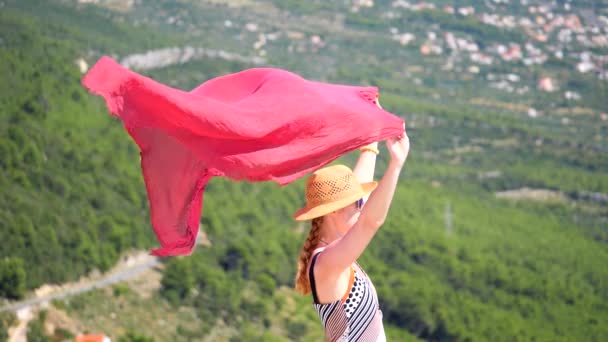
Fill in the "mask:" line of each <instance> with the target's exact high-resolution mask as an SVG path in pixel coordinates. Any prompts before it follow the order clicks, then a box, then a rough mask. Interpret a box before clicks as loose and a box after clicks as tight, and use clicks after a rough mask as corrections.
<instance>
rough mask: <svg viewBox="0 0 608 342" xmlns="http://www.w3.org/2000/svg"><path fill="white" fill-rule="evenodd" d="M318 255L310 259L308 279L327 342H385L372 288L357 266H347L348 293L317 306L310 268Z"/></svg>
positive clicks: (376, 301) (379, 313) (374, 292)
mask: <svg viewBox="0 0 608 342" xmlns="http://www.w3.org/2000/svg"><path fill="white" fill-rule="evenodd" d="M320 253H321V252H319V253H316V254H315V255H314V256H313V257H312V261H311V262H310V269H309V270H308V279H309V280H310V287H311V290H312V295H313V299H314V303H313V306H314V308H315V309H316V310H317V313H318V314H319V317H320V318H321V322H322V323H323V327H324V328H325V338H326V339H327V341H331V342H334V341H349V342H350V341H370V342H372V341H373V342H377V341H386V337H385V335H384V326H383V325H382V311H380V306H379V303H378V296H377V295H376V289H375V288H374V285H373V284H372V282H371V280H370V279H369V277H368V276H367V274H365V272H363V270H362V269H361V267H359V271H357V270H356V269H355V268H354V267H353V266H351V267H350V281H349V286H348V291H347V292H346V293H345V294H344V296H343V297H342V298H341V299H340V300H336V301H335V302H332V303H327V304H321V303H319V299H318V297H317V292H316V286H315V280H314V272H313V268H314V265H315V261H316V260H317V257H318V256H319V254H320Z"/></svg>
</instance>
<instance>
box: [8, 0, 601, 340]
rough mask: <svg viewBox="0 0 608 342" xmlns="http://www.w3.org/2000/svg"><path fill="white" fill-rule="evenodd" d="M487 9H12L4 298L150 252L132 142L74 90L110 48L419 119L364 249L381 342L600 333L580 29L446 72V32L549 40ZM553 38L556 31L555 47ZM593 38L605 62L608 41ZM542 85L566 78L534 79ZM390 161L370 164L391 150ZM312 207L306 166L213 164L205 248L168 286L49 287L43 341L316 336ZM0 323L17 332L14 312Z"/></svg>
mask: <svg viewBox="0 0 608 342" xmlns="http://www.w3.org/2000/svg"><path fill="white" fill-rule="evenodd" d="M477 2H479V3H481V1H475V2H474V3H475V7H474V9H475V10H476V12H475V14H474V15H468V14H467V15H464V14H462V13H460V12H461V11H460V10H459V8H458V7H457V8H456V9H455V13H450V11H449V10H447V9H446V8H445V6H446V3H447V2H445V3H444V2H442V1H434V2H432V3H434V4H435V5H434V7H429V8H423V9H419V10H418V9H417V10H416V11H414V10H413V9H412V8H413V7H412V6H414V5H416V4H414V3H413V2H410V3H409V6H410V7H407V8H406V7H403V6H405V5H403V4H404V3H408V2H399V1H394V2H388V1H377V2H375V3H374V2H373V1H371V6H369V3H370V2H366V1H350V2H348V4H346V2H345V5H337V4H334V3H332V2H324V1H310V2H295V1H243V2H240V1H209V2H204V1H203V2H201V1H196V2H195V1H164V0H154V1H146V2H141V1H124V2H122V1H113V0H100V1H91V3H88V2H87V3H85V2H83V1H67V0H65V1H60V0H56V1H43V2H41V1H34V0H25V1H18V0H11V1H3V2H1V3H0V4H1V5H0V6H1V8H0V74H1V75H2V79H3V80H4V82H2V83H1V84H0V87H1V92H0V191H1V196H0V241H2V242H3V244H2V248H0V296H2V297H4V298H5V299H6V300H7V301H8V300H16V299H19V298H23V297H24V296H31V295H32V292H31V291H32V290H34V289H36V288H37V287H39V286H41V285H43V284H49V283H50V284H53V283H63V282H66V281H71V280H75V279H78V278H79V277H81V276H83V275H86V274H89V272H91V271H93V270H100V271H105V270H107V269H108V268H109V267H111V266H112V265H114V264H115V263H116V262H117V260H118V259H119V257H120V256H121V255H122V254H124V253H126V252H128V251H131V250H141V249H150V248H154V247H156V246H157V242H156V240H155V238H154V236H153V234H152V229H151V227H150V224H149V208H148V201H147V198H146V193H145V187H144V184H143V180H142V177H141V171H140V168H139V151H138V150H137V146H136V145H135V144H134V143H133V142H132V141H131V140H130V138H129V136H128V134H126V132H125V131H124V129H123V127H122V125H121V124H120V122H119V121H117V120H116V119H114V118H112V117H111V116H110V115H108V114H107V109H106V108H105V105H104V103H103V101H102V100H101V99H99V98H97V97H94V96H92V95H90V94H88V93H87V92H86V91H85V90H84V89H83V88H82V86H81V84H80V79H81V77H82V75H83V72H85V71H86V70H87V68H89V67H90V66H91V65H92V64H93V63H94V62H95V61H96V60H97V59H98V58H99V57H100V56H102V55H110V56H113V57H115V58H116V59H117V60H119V61H121V62H122V63H123V64H129V63H131V64H129V65H131V67H133V68H134V69H135V70H136V71H138V72H141V73H143V74H145V75H147V76H150V77H152V78H154V79H156V80H158V81H160V82H162V83H165V84H168V85H171V86H173V87H177V88H180V89H191V88H192V87H194V86H196V85H198V84H200V83H202V82H203V81H205V80H206V79H209V78H211V77H215V76H219V75H223V74H226V73H229V72H235V71H238V70H242V69H245V68H249V67H253V66H258V65H270V66H275V67H282V68H286V69H290V70H293V71H296V72H298V73H301V74H302V75H305V76H307V77H311V78H315V79H319V80H325V81H332V82H336V83H345V84H373V85H377V86H379V88H380V91H381V102H382V104H383V106H384V107H385V108H387V109H388V110H390V111H391V112H394V113H399V114H400V115H402V116H404V117H405V119H406V120H407V122H408V134H409V136H410V139H411V142H412V151H411V154H410V158H409V160H408V163H407V165H406V168H405V171H404V174H403V176H402V179H401V181H400V184H399V188H398V191H397V194H396V196H395V201H394V204H393V207H392V209H391V212H390V215H389V219H388V221H387V222H386V224H385V226H384V227H382V229H381V231H380V232H379V233H378V235H377V237H376V238H375V239H374V241H373V242H372V244H371V245H370V247H369V249H368V251H366V253H365V254H364V255H363V256H362V258H361V260H360V261H359V262H360V264H361V265H362V266H363V267H364V268H365V269H366V271H367V273H368V274H369V275H370V276H371V277H372V279H373V280H374V284H375V285H376V288H377V290H378V294H379V297H380V300H381V308H382V310H383V313H384V322H385V325H386V327H387V334H388V338H389V340H391V341H402V340H434V341H448V340H471V341H477V340H492V341H494V340H496V341H500V340H509V341H510V340H537V341H538V340H543V341H544V340H550V341H558V340H563V341H593V340H598V341H599V340H605V339H608V326H607V325H606V324H604V322H606V321H608V304H607V303H608V268H606V267H605V265H606V264H607V263H608V249H607V248H606V247H607V243H608V209H607V208H608V175H607V173H606V170H607V169H608V157H607V155H608V154H607V153H606V152H607V147H606V146H607V144H608V138H607V136H608V114H606V111H608V108H607V107H606V103H605V102H604V101H602V99H605V95H606V82H607V81H606V80H602V79H601V73H600V72H595V71H594V72H586V73H582V72H580V70H578V69H577V68H578V64H581V63H583V62H582V61H581V60H580V59H579V60H575V59H573V58H575V57H576V56H574V57H573V56H572V55H571V54H575V53H576V54H578V53H580V52H581V51H583V50H584V49H585V47H584V46H583V45H584V44H583V43H581V44H580V46H579V45H576V46H564V47H563V50H564V51H570V53H571V54H570V55H569V54H568V53H566V54H565V56H566V57H565V58H564V59H558V58H557V57H555V53H554V52H552V51H551V50H550V49H549V48H548V47H544V46H541V47H540V49H541V51H545V52H552V53H553V55H552V56H553V57H551V58H549V57H547V62H546V63H544V64H539V63H536V64H532V65H527V64H526V62H524V60H523V59H524V58H523V57H522V60H520V61H516V62H513V64H509V63H511V62H508V63H507V62H504V63H501V64H496V63H495V62H494V63H495V64H491V65H484V64H480V65H477V64H474V63H471V62H470V61H471V59H470V54H469V52H468V50H466V49H468V48H464V47H463V48H461V49H459V50H458V53H456V52H454V53H453V54H452V55H451V56H452V59H451V63H452V69H449V70H447V69H442V66H444V67H445V64H446V63H447V62H448V61H447V59H446V58H448V56H447V54H446V53H444V52H445V51H447V50H446V49H449V43H448V40H447V38H446V37H447V36H446V35H445V32H443V31H444V30H449V31H450V32H452V33H453V34H455V35H456V38H458V37H460V38H461V39H464V40H465V41H466V42H468V43H466V44H469V43H472V42H475V44H476V45H477V46H478V49H479V50H480V51H482V52H484V51H485V52H484V53H486V54H487V55H488V56H490V55H491V54H492V53H493V52H492V51H494V50H492V49H489V50H487V51H486V50H484V49H485V48H486V47H490V46H494V45H493V44H495V43H496V42H497V41H498V40H499V38H500V37H503V38H504V39H508V40H509V41H513V42H516V43H517V44H520V45H521V46H522V48H523V49H524V50H525V49H526V48H525V44H526V42H531V44H533V45H534V46H537V48H538V45H539V43H538V42H537V41H536V40H534V39H536V38H534V37H531V36H530V34H529V32H528V31H526V30H518V29H507V28H497V27H496V25H494V26H493V25H490V24H488V23H486V22H485V21H486V20H487V19H484V18H486V17H484V16H481V13H484V12H488V13H490V14H492V13H493V14H495V15H500V17H501V18H502V17H505V16H508V15H512V16H521V17H523V16H527V15H529V13H530V9H529V8H525V10H524V9H522V7H521V6H516V5H515V4H511V3H509V2H508V1H507V2H504V3H505V5H496V4H495V5H494V6H495V9H494V10H493V11H495V12H491V11H492V10H491V9H490V8H489V7H484V6H485V5H481V4H477ZM395 3H399V4H401V5H395ZM430 3H431V2H428V3H427V4H430ZM484 3H486V2H484ZM490 3H501V2H497V1H493V2H490ZM559 3H560V4H561V5H560V6H561V7H559V8H558V9H555V8H551V11H554V12H555V13H554V14H553V17H556V16H557V15H562V14H563V13H562V12H564V13H565V11H566V10H565V9H564V8H566V6H565V4H566V3H567V4H569V6H570V7H571V9H570V10H569V11H571V12H573V13H575V14H577V15H578V16H579V17H580V18H581V19H580V22H581V25H588V22H587V20H590V19H587V18H586V17H585V16H583V15H580V14H578V13H587V12H585V11H584V10H585V9H586V8H587V7H590V6H592V5H593V6H596V7H597V8H595V10H596V12H597V13H598V14H597V15H596V17H597V18H596V19H597V20H598V23H601V22H602V20H604V19H602V18H605V17H606V12H605V7H606V6H605V5H601V4H597V3H595V2H594V4H591V3H590V4H587V3H586V2H584V1H582V2H580V3H578V4H575V3H573V2H569V1H562V2H559ZM353 6H354V7H353ZM429 6H430V5H429ZM522 6H523V5H522ZM534 6H536V7H538V8H540V7H541V6H543V2H539V4H535V5H534ZM461 8H468V7H466V6H462V7H461ZM579 10H580V11H583V12H579ZM389 11H392V12H395V13H394V14H392V15H388V14H387V13H388V12H389ZM534 11H535V12H534V15H535V16H536V15H537V14H538V16H542V17H543V18H546V17H547V16H548V14H547V11H546V10H542V11H541V10H538V11H540V12H536V11H537V9H535V10H534ZM464 12H467V10H464ZM568 13H569V12H568ZM563 15H566V14H563ZM534 20H537V19H535V18H534ZM539 20H540V19H539ZM545 20H546V19H545ZM518 22H520V21H518ZM597 25H598V27H599V31H598V32H599V33H593V32H594V31H593V30H592V29H589V32H587V31H584V32H585V33H580V32H579V33H578V34H579V35H583V34H587V33H588V36H589V37H590V38H589V39H590V41H593V37H594V36H597V35H599V36H601V35H602V34H605V26H601V25H600V24H597ZM585 27H586V26H585ZM393 28H394V29H396V30H397V31H395V30H394V29H393ZM531 30H532V29H531ZM602 30H604V31H602ZM427 31H428V32H431V31H432V32H434V34H429V33H428V32H427ZM532 31H534V30H532ZM532 31H531V32H532ZM534 32H535V31H534ZM406 33H411V34H412V35H413V36H414V37H415V38H414V39H413V40H412V39H410V38H411V37H410V38H408V37H409V36H406V35H405V34H406ZM433 36H435V37H436V38H435V39H430V38H431V37H433ZM437 37H439V38H437ZM441 37H443V38H441ZM408 39H409V40H410V41H408ZM553 39H557V40H559V31H555V32H553V31H552V33H550V34H548V38H547V42H548V43H547V44H549V43H551V42H552V41H553ZM581 39H582V38H581ZM579 40H580V39H579ZM596 40H598V41H599V38H597V39H596ZM405 41H408V42H407V43H402V42H405ZM575 41H577V40H576V35H575ZM461 43H462V44H465V43H464V42H461ZM484 43H485V44H484ZM499 43H500V42H499ZM442 44H443V45H442ZM456 44H457V45H458V44H459V43H458V42H457V43H456ZM505 44H506V45H505V46H509V45H508V42H506V43H505ZM573 44H574V43H573ZM577 44H578V43H577ZM434 46H442V49H443V50H442V53H437V52H438V50H437V48H435V47H434ZM463 46H465V45H463ZM581 46H582V47H581ZM189 49H190V50H189ZM497 49H498V48H497ZM543 49H544V50H543ZM586 49H588V50H589V51H590V54H591V55H590V57H589V58H591V60H593V63H592V64H594V65H596V64H597V63H598V60H599V61H600V62H601V61H602V60H601V58H600V57H601V56H602V55H608V52H607V51H606V49H605V48H603V47H601V46H587V48H586ZM176 51H177V52H176ZM187 51H190V52H187ZM501 51H502V50H501ZM526 51H527V50H526ZM146 52H149V53H148V54H145V53H146ZM427 52H428V53H427ZM175 53H178V57H180V58H176V57H175ZM465 53H466V54H467V55H466V56H465V55H464V54H465ZM471 53H472V52H471ZM529 54H530V56H532V53H531V52H530V53H529ZM184 56H190V57H189V58H186V57H184ZM525 56H528V55H525V54H524V57H525ZM577 56H578V55H577ZM598 56H599V57H598ZM465 57H466V58H465ZM482 57H483V56H481V57H480V56H478V57H477V58H482ZM528 57H529V56H528ZM493 58H494V61H496V59H497V58H502V57H496V56H494V57H493ZM530 58H532V57H530ZM576 58H579V57H576ZM482 59H483V58H482ZM541 59H542V58H541ZM459 63H460V64H459ZM473 66H475V67H476V68H472V67H473ZM581 68H585V67H584V66H581ZM440 70H441V72H439V71H440ZM512 75H515V76H517V77H519V78H517V77H515V76H512ZM542 77H549V78H550V79H551V80H552V82H554V83H556V84H559V87H561V88H559V91H545V90H542V89H545V88H546V87H547V84H546V83H547V82H549V81H544V83H543V82H540V83H539V82H538V81H539V78H542ZM541 83H542V86H540V84H541ZM500 84H502V85H500ZM507 86H510V87H512V88H513V91H511V92H509V91H508V90H506V89H508V88H505V87H507ZM524 87H527V88H528V91H527V92H523V91H520V92H522V93H521V94H519V93H518V91H517V89H520V90H521V89H523V88H524ZM566 91H570V92H571V93H569V94H570V95H568V97H569V99H566V98H565V96H566V95H565V93H566ZM573 93H576V94H575V95H578V96H579V99H578V100H576V99H574V98H576V96H575V95H573ZM573 96H574V97H573ZM572 101H575V102H572ZM532 110H533V111H532ZM356 157H357V154H356V153H353V154H352V155H349V156H346V157H345V158H343V159H342V160H341V162H344V163H347V164H350V165H352V164H353V163H354V161H355V158H356ZM379 158H380V159H379V163H378V164H379V165H378V169H377V173H376V176H377V177H380V176H381V174H382V171H383V169H384V166H385V164H386V158H387V152H386V150H385V149H384V148H381V154H380V156H379ZM303 202H304V200H303V182H302V181H298V182H296V183H294V184H291V185H289V186H286V187H283V188H280V187H278V186H277V185H275V184H272V183H257V184H249V183H239V182H229V181H226V180H223V179H213V180H212V182H211V183H210V184H209V186H208V189H207V191H206V197H205V207H204V208H203V216H202V220H201V227H202V229H203V230H204V231H205V232H206V233H207V236H208V238H209V241H210V245H201V246H198V248H197V250H196V252H195V253H194V254H193V255H191V256H188V257H183V258H171V259H167V260H164V261H165V263H164V268H163V271H162V272H163V274H162V280H161V282H160V285H159V286H160V288H159V289H153V290H151V292H146V291H148V290H146V291H142V290H141V289H140V288H138V287H132V286H131V285H128V286H127V285H121V286H115V287H114V288H113V289H112V291H110V292H108V291H103V290H99V291H94V292H92V293H90V294H85V295H80V296H78V297H76V298H73V299H71V300H66V301H58V302H54V303H52V306H51V309H49V318H48V319H52V312H53V310H55V311H61V312H63V313H64V314H65V315H67V316H69V317H70V318H71V320H72V321H71V322H72V323H71V324H68V325H66V326H65V327H63V328H62V329H60V330H57V331H54V332H50V331H45V329H44V328H43V327H44V324H42V322H43V321H44V320H45V319H47V316H45V315H44V314H43V315H41V316H40V317H38V318H37V320H36V321H35V322H33V323H31V324H30V326H31V329H30V332H29V334H30V336H31V338H32V340H34V337H36V338H39V339H41V340H44V339H45V338H46V339H50V338H54V340H62V339H64V340H69V336H72V335H74V334H76V333H78V332H82V331H103V332H104V333H106V334H108V335H110V336H112V337H113V338H116V337H123V338H124V339H126V340H128V339H129V338H132V339H136V338H135V337H137V336H138V335H146V336H148V337H149V339H153V340H156V341H188V340H210V341H212V340H233V341H253V340H263V341H284V340H302V341H310V340H319V339H321V338H322V330H321V327H320V323H319V322H318V318H317V317H316V313H315V312H314V310H313V309H312V307H311V306H310V298H306V297H301V296H298V295H296V294H295V292H294V291H292V290H290V288H291V287H292V285H293V277H294V275H295V267H296V260H297V254H298V252H299V248H300V246H301V244H302V242H303V240H304V238H305V236H306V234H307V229H308V227H306V226H305V225H301V224H297V223H295V222H293V221H292V219H291V215H292V213H293V212H294V211H295V210H296V209H297V208H299V207H300V206H301V205H303ZM144 292H145V293H146V295H145V296H144V295H142V293H144ZM116 316H117V317H118V318H116V319H115V318H112V317H116ZM135 317H136V318H137V319H134V318H135ZM0 322H2V324H0V340H2V338H3V336H5V333H6V328H7V325H11V324H13V323H14V321H13V320H12V319H11V318H10V317H9V316H6V317H4V316H3V317H2V319H0ZM161 322H162V323H161ZM49 336H50V337H49ZM139 337H141V338H144V337H143V336H139Z"/></svg>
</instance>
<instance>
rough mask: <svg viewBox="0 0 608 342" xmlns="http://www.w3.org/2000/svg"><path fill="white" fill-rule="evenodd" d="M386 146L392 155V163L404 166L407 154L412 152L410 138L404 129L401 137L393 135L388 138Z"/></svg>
mask: <svg viewBox="0 0 608 342" xmlns="http://www.w3.org/2000/svg"><path fill="white" fill-rule="evenodd" d="M386 148H387V149H388V152H389V153H390V155H391V163H396V164H397V165H399V166H403V164H404V163H405V160H406V159H407V155H408V154H409V152H410V139H409V138H408V136H407V133H406V132H405V131H404V132H403V135H402V136H400V137H393V138H389V139H387V140H386Z"/></svg>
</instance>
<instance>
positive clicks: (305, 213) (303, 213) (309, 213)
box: [293, 182, 378, 221]
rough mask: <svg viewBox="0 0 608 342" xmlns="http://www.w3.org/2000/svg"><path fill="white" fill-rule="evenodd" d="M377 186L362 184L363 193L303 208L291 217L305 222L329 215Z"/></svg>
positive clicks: (371, 183) (373, 183)
mask: <svg viewBox="0 0 608 342" xmlns="http://www.w3.org/2000/svg"><path fill="white" fill-rule="evenodd" d="M377 186H378V182H368V183H362V184H361V188H362V189H363V192H360V193H356V194H354V195H350V196H348V197H345V198H342V199H339V200H337V201H334V202H330V203H325V204H321V205H317V206H314V207H304V208H302V209H300V210H298V211H296V213H295V214H294V215H293V218H294V219H295V220H296V221H306V220H312V219H314V218H317V217H321V216H323V215H326V214H329V213H331V212H332V211H336V210H338V209H342V208H344V207H347V206H348V205H350V204H353V203H355V202H356V201H357V200H358V199H359V198H362V197H364V196H367V195H369V194H370V193H371V192H372V191H374V189H375V188H376V187H377Z"/></svg>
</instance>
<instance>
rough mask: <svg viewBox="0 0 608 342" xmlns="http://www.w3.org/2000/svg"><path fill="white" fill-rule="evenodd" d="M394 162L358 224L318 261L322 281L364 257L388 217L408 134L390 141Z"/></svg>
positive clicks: (405, 154) (405, 155) (388, 146)
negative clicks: (365, 251) (364, 252)
mask: <svg viewBox="0 0 608 342" xmlns="http://www.w3.org/2000/svg"><path fill="white" fill-rule="evenodd" d="M387 148H388V150H389V152H390V154H391V161H390V163H389V166H388V168H387V170H386V172H385V173H384V176H383V177H382V179H381V180H380V183H379V184H378V187H377V188H376V190H375V191H374V192H373V193H372V194H371V196H370V197H369V200H368V201H367V204H366V205H365V207H364V208H363V210H362V212H361V215H360V216H359V220H358V221H357V223H355V225H354V226H353V227H352V228H351V229H350V230H349V231H348V232H347V233H346V234H344V236H342V237H341V238H340V239H338V240H336V241H334V242H333V243H332V244H330V245H329V246H328V247H327V248H325V250H324V251H323V254H322V256H320V257H319V260H318V266H317V267H318V269H317V272H318V273H319V275H320V276H321V277H324V275H327V276H330V275H331V274H336V273H337V272H341V271H343V270H344V269H346V268H347V267H349V266H350V265H351V264H352V263H353V262H354V261H355V260H357V259H358V258H359V256H360V255H361V254H362V253H363V251H364V250H365V248H366V247H367V245H368V244H369V242H370V241H371V240H372V238H373V237H374V234H376V232H377V231H378V229H379V228H380V226H382V224H383V223H384V220H385V219H386V216H387V214H388V209H389V207H390V204H391V201H392V199H393V195H394V193H395V189H396V187H397V182H398V180H399V174H400V173H401V169H402V167H403V164H404V163H405V160H406V158H407V155H408V152H409V139H408V137H407V135H406V134H404V135H403V136H402V137H401V138H392V139H389V140H387Z"/></svg>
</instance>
